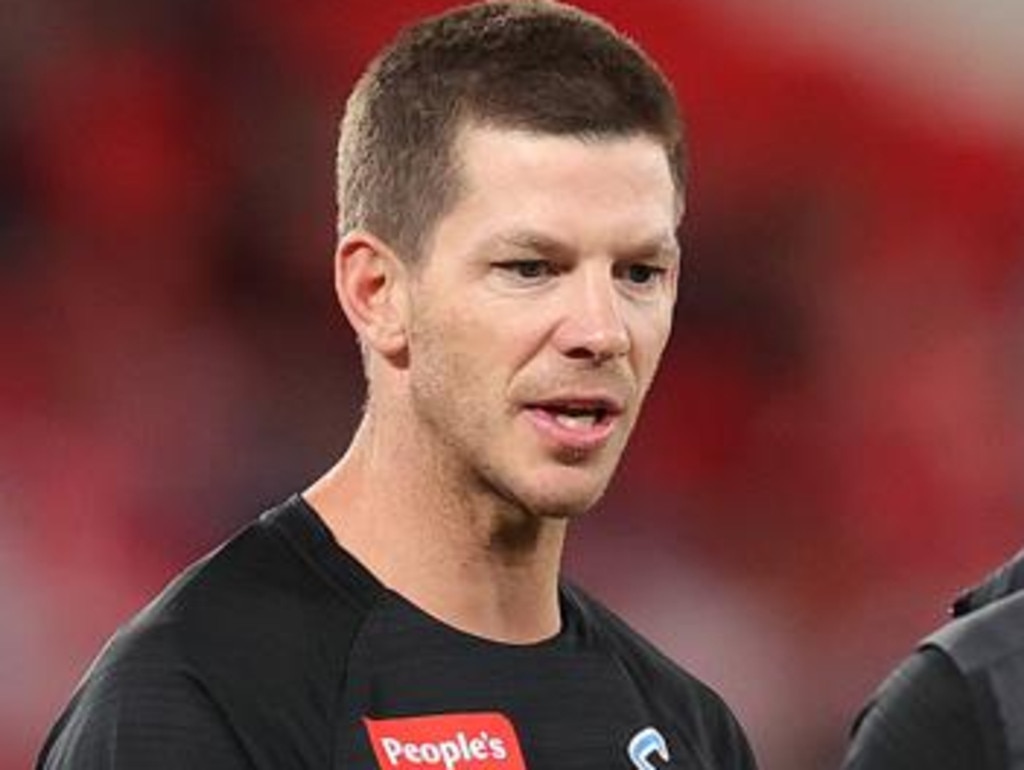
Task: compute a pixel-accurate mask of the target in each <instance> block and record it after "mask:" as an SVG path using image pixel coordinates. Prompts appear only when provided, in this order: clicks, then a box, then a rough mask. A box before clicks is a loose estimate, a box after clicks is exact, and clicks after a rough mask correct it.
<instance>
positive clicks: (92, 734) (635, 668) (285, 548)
mask: <svg viewBox="0 0 1024 770" xmlns="http://www.w3.org/2000/svg"><path fill="white" fill-rule="evenodd" d="M560 601H561V605H562V621H563V623H562V630H561V631H560V633H559V634H558V635H557V636H555V637H554V638H552V639H549V640H547V641H544V642H540V643H538V644H530V645H505V644H499V643H495V642H490V641H487V640H484V639H481V638H478V637H474V636H471V635H468V634H464V633H461V632H459V631H456V630H454V629H452V628H450V627H448V626H446V625H444V624H442V623H440V622H438V621H437V620H435V619H433V618H431V617H429V616H428V615H426V614H425V613H423V612H422V611H420V610H419V609H418V608H416V607H414V606H413V605H412V604H410V603H409V602H407V601H406V600H404V599H403V598H402V597H401V596H399V595H397V594H395V593H394V592H392V591H389V590H388V589H387V588H385V587H384V586H383V585H381V584H380V583H379V582H378V581H377V580H376V579H375V578H374V577H373V576H372V575H371V574H370V573H369V572H368V571H367V570H366V569H365V568H364V567H362V566H361V565H360V564H359V563H358V562H357V561H356V560H355V559H354V558H353V557H352V556H350V555H349V554H347V553H346V552H344V551H343V550H342V549H341V548H340V547H339V546H338V544H337V543H336V542H335V541H334V540H333V538H332V537H331V535H330V532H329V531H328V530H327V528H326V527H325V526H324V524H323V523H322V521H321V520H320V519H319V517H318V516H317V515H316V513H315V512H313V511H312V509H310V508H309V507H308V506H307V505H306V504H305V503H304V502H303V501H302V499H301V498H299V497H293V498H292V499H291V500H289V501H288V502H287V503H285V504H283V505H281V506H279V507H278V508H276V509H274V510H272V511H269V512H267V513H266V514H264V515H263V516H262V517H261V518H260V519H259V520H258V521H257V522H255V523H253V524H252V525H250V526H249V527H247V528H246V529H245V530H243V531H242V532H241V533H240V534H239V535H238V536H236V537H235V538H233V539H232V540H231V541H229V542H228V543H227V544H226V545H224V546H223V547H222V548H220V549H219V550H217V551H215V552H214V553H213V554H211V555H210V556H208V557H207V558H206V559H204V560H203V561H202V562H200V563H199V564H197V565H195V566H193V567H192V568H190V569H189V570H187V571H186V572H185V573H184V574H183V575H182V576H180V577H179V578H178V579H177V580H175V581H174V582H173V583H172V584H171V585H170V586H169V587H168V588H167V589H166V590H165V591H164V592H163V593H162V594H161V595H160V596H159V597H158V598H157V599H156V600H155V601H154V602H153V603H152V604H150V605H149V606H148V607H147V608H145V609H144V610H143V611H142V612H141V613H140V614H139V615H138V616H137V617H136V618H135V619H134V620H132V621H131V622H130V623H129V624H127V625H126V626H125V627H124V628H123V629H121V630H120V631H119V632H118V633H117V634H116V635H115V637H114V638H113V640H112V641H111V642H110V643H109V644H108V646H107V647H106V648H105V649H104V651H103V652H102V653H101V654H100V657H99V658H98V660H97V662H96V663H95V664H94V665H93V667H92V669H91V670H90V671H89V672H88V674H87V675H86V678H85V680H84V681H83V683H82V684H81V685H80V687H79V689H78V691H77V692H76V693H75V695H74V696H73V699H72V701H71V703H70V704H69V705H68V708H67V709H66V710H65V712H64V714H63V715H62V716H61V717H60V719H59V721H58V722H57V724H56V725H55V726H54V728H53V730H52V732H51V734H50V736H49V738H48V740H47V742H46V744H45V746H44V747H43V750H42V753H41V755H40V758H39V762H38V765H37V768H38V770H63V769H65V768H67V769H68V770H70V769H71V768H73V769H74V770H111V769H112V768H115V767H116V768H119V769H120V768H144V769H145V770H170V768H187V770H243V769H244V770H291V769H293V768H294V769H296V770H297V769H299V768H310V769H313V768H318V769H323V770H335V769H338V768H345V770H370V769H371V768H380V769H383V768H387V769H388V770H434V769H435V768H437V770H483V768H507V769H508V770H518V769H519V768H526V767H529V768H532V769H533V770H546V769H547V770H571V769H572V768H581V769H582V768H586V769H587V770H598V769H603V768H642V769H643V770H653V769H654V768H669V767H681V768H690V769H692V770H753V768H754V767H755V763H754V760H753V758H752V756H751V753H750V750H749V748H748V746H747V742H746V740H745V738H744V735H743V733H742V730H741V728H740V727H739V725H738V723H737V722H736V721H735V719H734V718H733V716H732V715H731V714H730V712H729V710H728V709H727V707H726V706H725V705H724V704H723V703H722V701H721V700H720V699H719V698H718V697H717V696H716V695H715V694H714V693H713V692H712V691H710V690H709V689H708V688H707V687H705V686H704V685H703V684H701V683H700V682H698V681H697V680H695V679H694V678H692V677H691V676H689V675H688V674H686V673H685V672H683V671H682V670H681V669H679V668H678V667H677V666H675V665H674V664H673V663H672V662H670V661H669V660H668V659H667V658H665V657H664V656H663V655H661V654H660V653H659V652H657V651H656V650H655V649H654V648H653V647H652V646H651V645H649V644H648V643H647V642H645V641H644V640H643V639H641V638H640V637H638V636H637V635H636V634H635V633H634V632H633V631H631V630H630V629H629V628H628V627H627V626H626V625H625V624H624V623H623V622H622V621H621V620H619V619H618V618H616V617H615V616H614V615H612V614H611V613H610V612H609V611H608V610H607V609H605V608H604V607H602V606H601V605H599V604H598V603H596V602H595V601H593V600H592V599H590V598H589V597H587V596H586V595H585V594H584V593H583V592H581V591H579V590H578V589H576V588H573V587H570V586H568V585H563V586H562V588H561V591H560ZM631 757H632V758H631ZM666 760H667V761H666Z"/></svg>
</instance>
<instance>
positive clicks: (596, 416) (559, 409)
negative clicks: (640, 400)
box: [529, 399, 622, 431]
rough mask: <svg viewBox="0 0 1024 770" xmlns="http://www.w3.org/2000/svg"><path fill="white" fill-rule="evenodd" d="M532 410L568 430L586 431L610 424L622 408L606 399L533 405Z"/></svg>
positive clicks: (549, 402) (548, 402)
mask: <svg viewBox="0 0 1024 770" xmlns="http://www.w3.org/2000/svg"><path fill="white" fill-rule="evenodd" d="M529 408H530V409H531V410H536V411H538V412H541V413H543V414H544V415H545V416H547V417H548V418H550V419H551V420H552V421H553V422H555V423H557V424H558V425H560V426H562V427H563V428H565V429H567V430H572V431H586V430H591V429H593V428H598V427H601V426H606V425H608V424H610V423H611V422H612V421H613V419H614V418H615V416H616V415H618V414H620V413H621V412H622V409H621V407H619V406H618V405H617V404H614V403H612V402H611V401H608V400H605V399H586V400H575V399H574V400H564V401H561V400H558V401H554V400H553V401H545V402H541V403H536V404H531V405H530V406H529Z"/></svg>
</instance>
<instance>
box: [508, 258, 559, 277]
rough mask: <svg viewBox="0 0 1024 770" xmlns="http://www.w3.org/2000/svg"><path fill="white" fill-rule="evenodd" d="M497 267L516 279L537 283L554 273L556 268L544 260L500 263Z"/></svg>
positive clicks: (519, 260) (520, 260)
mask: <svg viewBox="0 0 1024 770" xmlns="http://www.w3.org/2000/svg"><path fill="white" fill-rule="evenodd" d="M495 267H497V268H498V269H499V270H501V271H502V272H505V273H509V274H510V275H512V276H513V277H515V278H521V279H523V280H527V281H535V280H537V279H538V278H545V277H547V276H549V275H552V274H553V273H554V268H553V267H552V266H551V264H550V263H548V262H545V261H544V260H542V259H517V260H513V261H511V262H499V263H498V264H497V265H495Z"/></svg>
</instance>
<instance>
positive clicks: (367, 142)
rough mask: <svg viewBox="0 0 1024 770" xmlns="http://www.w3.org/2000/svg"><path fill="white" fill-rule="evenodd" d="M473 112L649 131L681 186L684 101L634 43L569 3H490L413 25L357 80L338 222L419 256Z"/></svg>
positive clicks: (550, 127) (510, 119) (451, 190)
mask: <svg viewBox="0 0 1024 770" xmlns="http://www.w3.org/2000/svg"><path fill="white" fill-rule="evenodd" d="M474 123H475V124H479V125H488V126H497V127H502V128H510V129H523V130H528V131H536V132H539V133H547V134H555V135H569V136H580V137H595V138H597V137H609V136H624V135H630V134H636V133H641V134H647V135H650V136H651V137H652V138H654V139H656V140H657V141H658V142H660V143H661V144H662V145H663V146H664V148H665V152H666V156H667V158H668V161H669V165H670V167H671V170H672V174H673V177H674V179H675V183H676V188H677V191H678V192H679V194H680V196H681V195H682V191H683V185H684V176H685V174H684V167H685V157H684V156H685V150H684V139H683V129H682V123H681V120H680V117H679V113H678V108H677V106H676V102H675V99H674V97H673V94H672V89H671V87H670V86H669V84H668V82H667V81H666V79H665V77H664V76H663V75H662V74H661V72H660V71H659V70H658V68H657V66H656V65H655V64H654V63H653V62H652V61H651V60H650V59H649V58H648V57H647V56H646V55H645V54H644V53H643V52H642V51H641V50H640V49H639V48H638V47H637V46H636V45H635V44H634V43H632V42H631V41H630V40H628V39H627V38H625V37H624V36H623V35H621V34H620V33H618V32H616V31H615V30H614V29H613V28H612V27H611V26H609V25H608V24H607V23H605V22H604V21H602V20H600V19H598V18H596V17H594V16H592V15H589V14H587V13H584V12H583V11H581V10H579V9H577V8H573V7H571V6H567V5H563V4H560V3H556V2H550V1H548V0H519V1H516V0H512V1H510V2H487V3H481V4H477V5H470V6H465V7H461V8H457V9H455V10H452V11H449V12H447V13H444V14H441V15H440V16H435V17H432V18H428V19H426V20H424V21H421V22H419V23H417V24H415V25H413V26H411V27H408V28H406V29H405V30H403V31H402V32H401V33H400V34H399V35H398V37H397V38H396V39H395V41H394V42H393V43H392V44H391V45H390V46H389V47H387V48H385V49H384V50H383V51H382V52H381V53H380V54H379V55H378V56H377V58H376V59H375V60H374V61H373V62H372V63H371V64H370V66H369V68H368V69H367V71H366V72H365V73H364V74H363V76H362V78H361V79H360V80H359V82H358V83H357V84H356V87H355V89H354V91H353V93H352V95H351V97H350V98H349V101H348V105H347V107H346V111H345V117H344V119H343V121H342V126H341V138H340V141H339V145H338V169H337V171H338V209H339V221H338V227H339V230H340V231H341V232H342V233H344V232H348V231H350V230H352V229H356V228H361V229H366V230H369V231H371V232H373V233H374V234H375V235H377V236H378V237H380V238H382V239H384V240H385V241H387V242H388V243H389V244H390V245H391V246H392V248H394V249H396V251H397V252H398V253H399V254H400V255H401V256H403V257H404V258H407V259H414V258H415V257H416V256H417V255H418V254H419V252H420V250H421V249H422V248H423V246H424V243H425V240H426V238H427V237H428V236H429V234H430V232H431V231H432V229H433V227H434V225H435V224H436V222H437V220H438V219H439V218H440V217H441V216H443V214H444V213H445V212H446V211H447V210H449V208H450V207H451V206H452V205H453V204H454V201H455V199H456V197H457V194H458V190H459V184H458V182H459V180H458V174H457V168H456V166H457V158H455V157H454V151H453V147H454V144H455V137H456V136H457V133H458V131H459V130H460V128H462V127H463V126H466V125H470V124H474Z"/></svg>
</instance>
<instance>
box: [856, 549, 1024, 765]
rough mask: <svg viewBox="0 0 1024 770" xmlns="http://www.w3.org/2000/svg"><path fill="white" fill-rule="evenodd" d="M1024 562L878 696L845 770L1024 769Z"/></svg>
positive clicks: (966, 607) (968, 600) (960, 609)
mask: <svg viewBox="0 0 1024 770" xmlns="http://www.w3.org/2000/svg"><path fill="white" fill-rule="evenodd" d="M1022 588H1024V553H1022V554H1021V555H1018V557H1017V558H1016V559H1014V560H1013V561H1011V562H1009V563H1008V564H1006V565H1005V566H1003V567H1001V568H1000V569H999V570H998V571H996V572H995V573H994V574H993V575H992V576H991V577H990V578H989V579H987V580H986V581H985V582H984V583H982V584H981V585H980V586H978V587H977V588H975V589H973V590H972V591H970V592H968V593H967V594H965V595H964V596H962V597H961V598H960V599H958V600H957V602H956V603H955V604H954V616H955V618H956V619H954V620H953V621H952V622H951V623H949V624H947V625H946V626H944V627H943V628H941V629H939V631H937V632H936V633H934V634H932V635H931V636H929V637H927V638H926V639H925V640H924V641H923V642H922V643H921V645H920V646H919V648H918V650H917V652H916V653H915V654H914V655H912V656H911V657H910V658H908V659H907V660H906V661H905V662H904V663H903V664H902V665H901V666H900V667H899V668H898V669H897V670H896V671H895V672H894V673H893V675H892V676H890V677H889V679H888V680H886V682H885V683H883V684H882V686H881V687H880V688H879V691H878V693H877V694H876V695H875V697H874V698H873V699H872V701H871V702H870V703H869V704H868V706H867V708H866V709H865V711H864V713H863V714H862V716H861V718H860V720H859V722H858V724H857V725H856V726H855V732H854V737H853V741H852V743H851V745H850V749H849V752H848V754H847V757H846V763H845V764H844V768H845V770H896V769H897V768H899V769H902V768H907V770H912V769H914V768H923V767H927V768H929V769H930V770H931V769H933V768H934V769H935V770H1024V592H1022V591H1021V589H1022Z"/></svg>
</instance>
